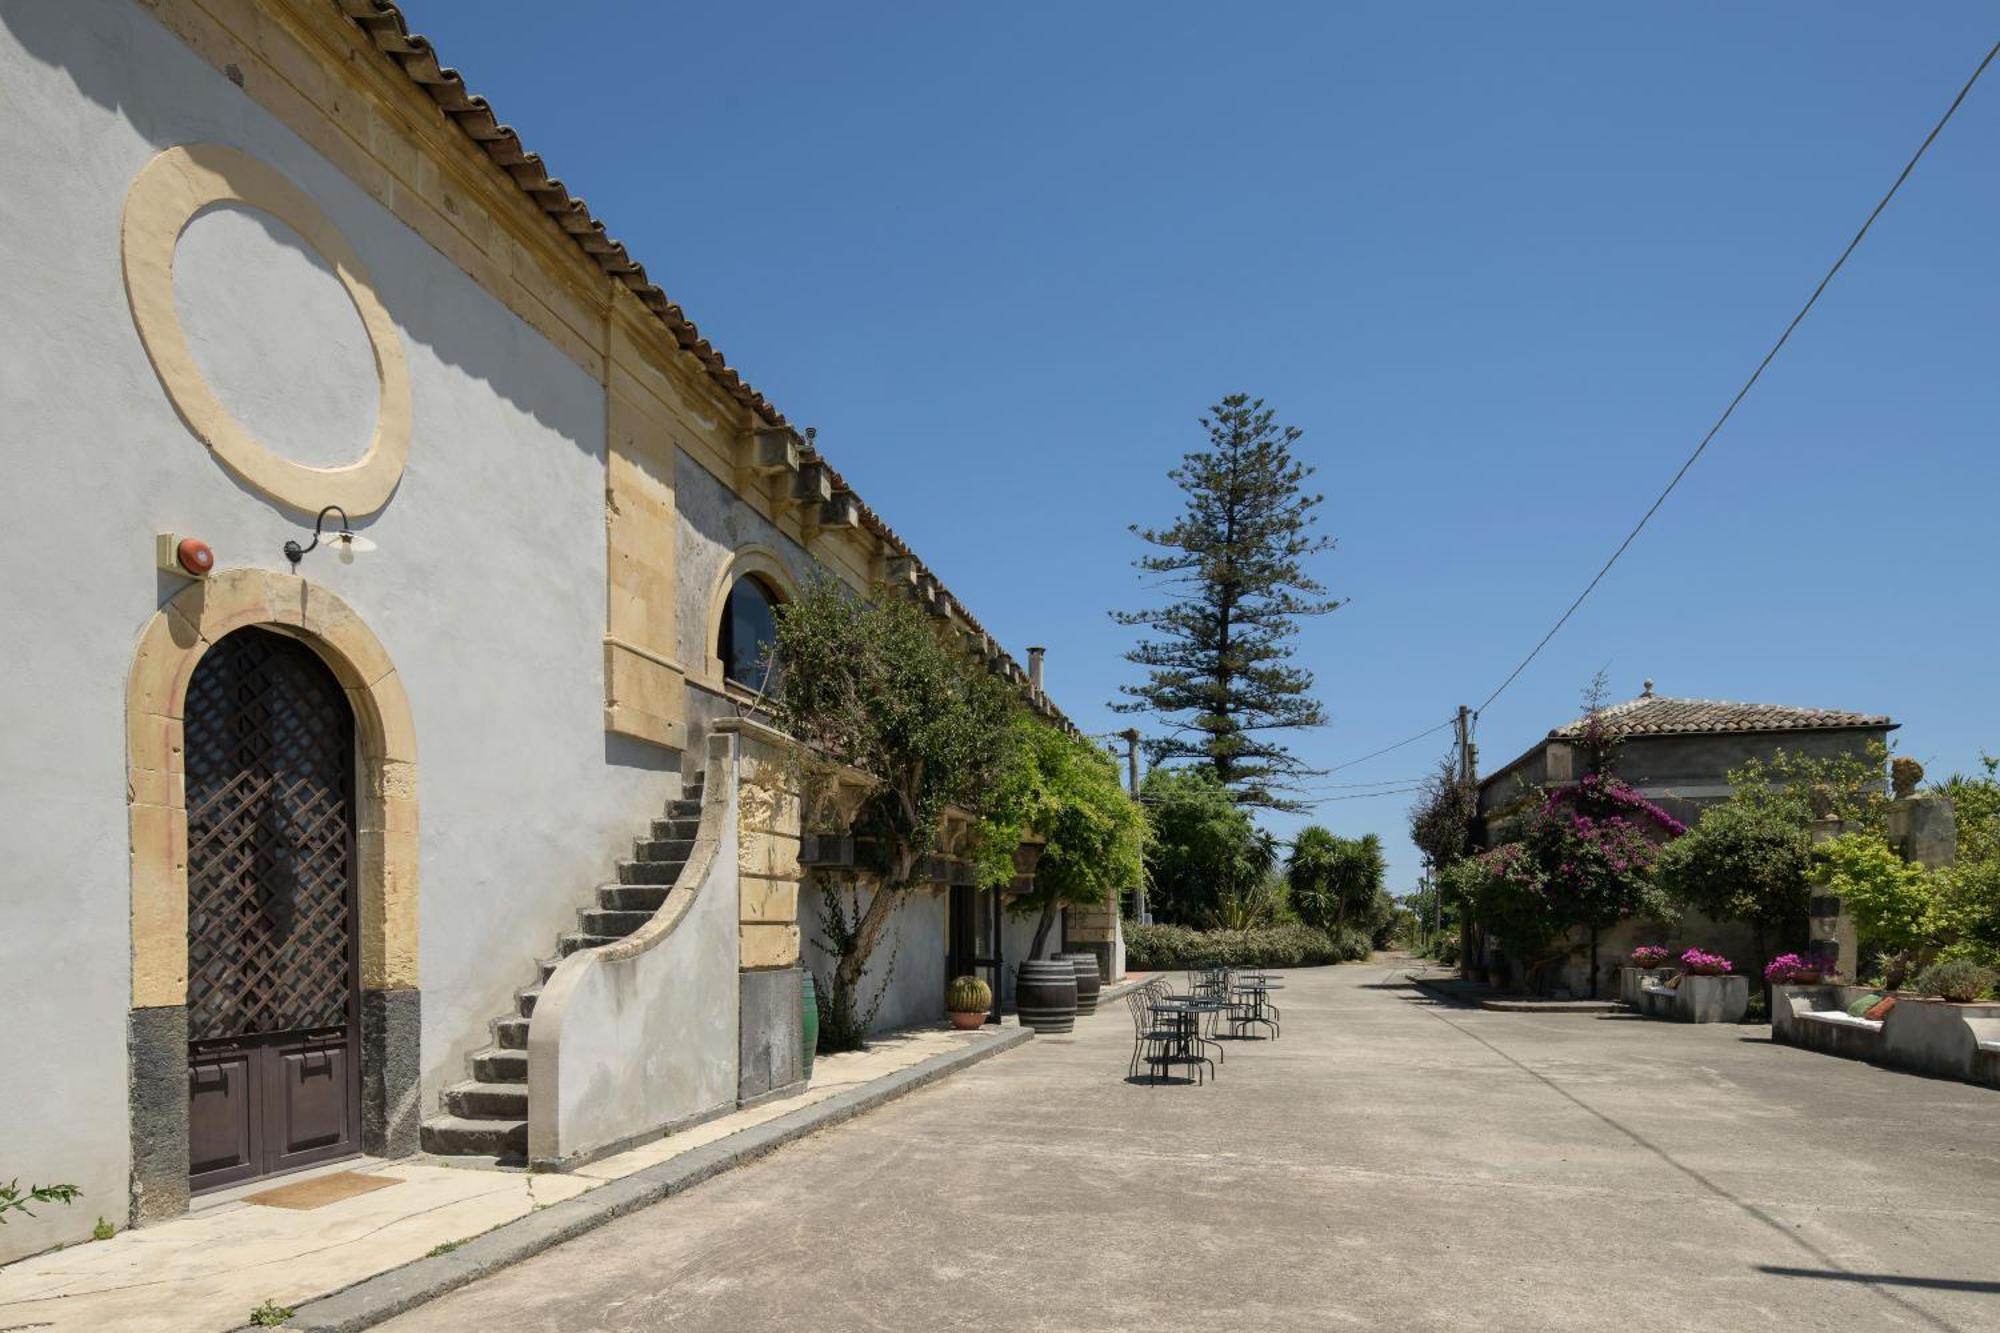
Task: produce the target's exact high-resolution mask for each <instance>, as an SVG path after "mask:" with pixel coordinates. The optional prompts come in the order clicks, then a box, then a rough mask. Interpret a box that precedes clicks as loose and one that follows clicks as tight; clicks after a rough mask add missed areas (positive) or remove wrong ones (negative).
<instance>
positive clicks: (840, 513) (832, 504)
mask: <svg viewBox="0 0 2000 1333" xmlns="http://www.w3.org/2000/svg"><path fill="white" fill-rule="evenodd" d="M819 526H820V527H821V528H822V529H826V528H836V529H843V530H847V531H853V532H859V531H860V530H861V504H860V502H859V501H858V500H857V499H856V498H855V495H854V492H853V491H835V492H834V493H833V498H832V499H831V500H828V501H827V502H826V503H825V504H823V505H821V506H820V507H819Z"/></svg>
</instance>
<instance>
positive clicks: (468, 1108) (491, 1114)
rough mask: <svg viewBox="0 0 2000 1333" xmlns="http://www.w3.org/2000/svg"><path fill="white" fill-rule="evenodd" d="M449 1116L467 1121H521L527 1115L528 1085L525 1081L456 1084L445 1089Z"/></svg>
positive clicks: (445, 1102) (445, 1100)
mask: <svg viewBox="0 0 2000 1333" xmlns="http://www.w3.org/2000/svg"><path fill="white" fill-rule="evenodd" d="M444 1109H445V1114H446V1115H453V1116H463V1117H464V1118H465V1119H467V1120H522V1121H525V1120H526V1119H527V1118H528V1085H527V1084H525V1083H454V1084H452V1085H451V1086H450V1087H448V1088H446V1089H445V1090H444Z"/></svg>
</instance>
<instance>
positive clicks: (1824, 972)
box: [1764, 953, 1840, 985]
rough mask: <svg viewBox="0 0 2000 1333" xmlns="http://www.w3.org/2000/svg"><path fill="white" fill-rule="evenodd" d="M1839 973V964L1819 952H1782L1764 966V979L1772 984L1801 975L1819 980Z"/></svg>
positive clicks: (1793, 979)
mask: <svg viewBox="0 0 2000 1333" xmlns="http://www.w3.org/2000/svg"><path fill="white" fill-rule="evenodd" d="M1839 975H1840V967H1839V965H1838V964H1837V963H1835V962H1834V961H1833V959H1831V958H1828V957H1827V956H1826V955H1825V954H1817V953H1803V954H1801V953H1781V954H1779V955H1778V956H1777V957H1776V958H1773V959H1772V960H1771V961H1770V963H1769V964H1768V965H1766V966H1765V968H1764V980H1766V981H1768V982H1770V983H1771V984H1772V985H1777V984H1778V983H1780V982H1785V981H1796V980H1798V979H1800V978H1801V977H1812V978H1814V979H1815V980H1817V979H1820V978H1831V977H1837V976H1839Z"/></svg>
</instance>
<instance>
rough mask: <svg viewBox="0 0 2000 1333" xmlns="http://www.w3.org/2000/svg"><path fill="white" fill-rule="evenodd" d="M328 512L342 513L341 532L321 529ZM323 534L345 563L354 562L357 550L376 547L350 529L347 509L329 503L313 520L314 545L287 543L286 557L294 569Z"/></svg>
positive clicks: (317, 543) (368, 549)
mask: <svg viewBox="0 0 2000 1333" xmlns="http://www.w3.org/2000/svg"><path fill="white" fill-rule="evenodd" d="M328 514H338V515H340V531H339V532H335V533H322V531H321V529H323V528H324V527H325V526H326V516H327V515H328ZM322 536H325V538H326V541H327V544H328V545H330V546H332V547H333V549H334V553H335V555H336V556H337V557H338V558H339V560H340V563H341V564H343V565H351V564H353V563H354V553H355V552H356V551H372V550H374V549H375V543H374V542H371V541H369V540H368V539H367V538H366V537H363V536H361V535H360V534H359V533H356V532H353V531H350V530H349V528H348V526H347V511H346V510H345V509H342V508H341V507H340V506H339V505H328V506H327V507H326V508H324V509H322V510H320V511H319V517H318V518H316V519H314V520H313V539H312V545H310V546H301V545H299V544H298V543H297V542H286V543H285V559H287V560H289V561H291V562H292V568H293V569H297V568H298V567H299V561H301V560H303V559H305V555H306V552H307V551H310V550H313V549H314V548H316V547H317V546H318V545H319V543H320V538H321V537H322Z"/></svg>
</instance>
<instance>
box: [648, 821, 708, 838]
mask: <svg viewBox="0 0 2000 1333" xmlns="http://www.w3.org/2000/svg"><path fill="white" fill-rule="evenodd" d="M699 832H701V821H700V820H699V819H656V820H654V821H653V836H654V837H656V838H686V839H688V840H689V841H690V842H691V841H693V840H694V836H695V834H697V833H699Z"/></svg>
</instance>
